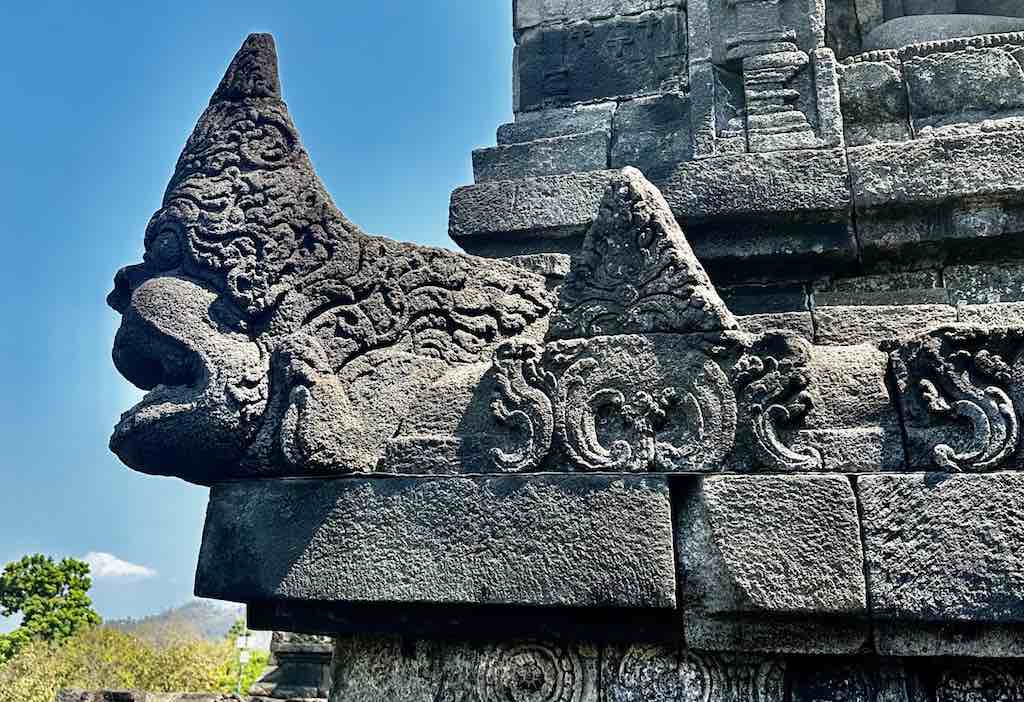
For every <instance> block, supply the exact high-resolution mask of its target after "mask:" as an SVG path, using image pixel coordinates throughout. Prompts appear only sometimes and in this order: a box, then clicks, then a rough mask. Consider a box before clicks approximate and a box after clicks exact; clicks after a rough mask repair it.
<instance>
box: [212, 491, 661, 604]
mask: <svg viewBox="0 0 1024 702" xmlns="http://www.w3.org/2000/svg"><path fill="white" fill-rule="evenodd" d="M196 594H197V595H198V596H200V597H211V598H214V599H227V600H234V601H243V602H258V601H274V600H304V601H314V602H321V603H327V602H340V601H346V602H367V603H369V602H382V601H383V602H399V603H400V602H406V603H431V602H433V603H450V604H503V605H531V606H537V607H543V606H549V607H554V606H561V607H633V608H653V609H659V610H666V609H667V610H671V609H672V608H674V607H675V596H676V582H675V563H674V559H673V552H672V524H671V507H670V504H669V492H668V485H667V483H666V481H665V480H663V479H658V478H643V477H632V476H622V477H594V476H588V477H586V478H580V477H575V476H564V477H561V476H559V477H554V476H542V477H529V478H518V477H509V478H502V477H495V478H441V479H401V478H391V479H387V478H385V479H372V478H350V479H339V480H272V481H253V482H238V483H231V484H223V485H218V486H215V487H214V488H213V489H212V490H211V495H210V505H209V508H208V511H207V518H206V528H205V530H204V534H203V546H202V551H201V553H200V558H199V567H198V571H197V574H196Z"/></svg>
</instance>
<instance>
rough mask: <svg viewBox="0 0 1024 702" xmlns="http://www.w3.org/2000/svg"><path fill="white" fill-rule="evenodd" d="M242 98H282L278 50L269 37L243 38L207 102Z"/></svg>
mask: <svg viewBox="0 0 1024 702" xmlns="http://www.w3.org/2000/svg"><path fill="white" fill-rule="evenodd" d="M245 98H277V99H280V98H281V81H280V80H279V79H278V76H277V48H276V47H275V46H274V37H272V36H271V35H269V34H250V35H249V36H248V37H247V38H246V40H245V41H244V42H243V43H242V48H240V49H239V50H238V53H236V54H235V58H234V59H232V60H231V65H230V66H228V70H227V72H225V73H224V78H222V79H221V81H220V85H219V86H217V91H216V92H215V93H214V94H213V98H212V99H211V100H210V102H211V103H214V102H218V101H220V100H242V99H245Z"/></svg>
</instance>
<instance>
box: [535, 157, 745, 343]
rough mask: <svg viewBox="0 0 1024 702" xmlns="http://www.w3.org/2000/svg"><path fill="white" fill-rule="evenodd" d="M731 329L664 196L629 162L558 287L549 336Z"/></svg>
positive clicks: (615, 179)
mask: <svg viewBox="0 0 1024 702" xmlns="http://www.w3.org/2000/svg"><path fill="white" fill-rule="evenodd" d="M735 328H736V320H735V319H734V318H733V316H732V314H731V313H730V312H729V310H728V308H726V306H725V303H724V302H722V300H721V298H720V297H719V296H718V293H717V292H715V288H714V286H713V285H712V284H711V280H710V279H709V278H708V276H707V273H705V272H704V268H703V267H702V266H701V265H700V262H699V261H698V260H697V257H696V256H694V254H693V250H692V249H691V248H690V244H689V243H688V242H687V241H686V237H685V236H684V235H683V231H682V229H681V228H680V227H679V224H678V222H676V219H675V216H674V215H673V214H672V211H671V210H670V209H669V206H668V203H667V202H665V198H663V197H662V195H661V193H660V192H658V189H657V188H655V187H654V186H653V185H652V184H651V183H649V182H648V181H647V179H646V178H644V176H643V174H642V173H641V172H640V171H638V170H636V169H635V168H626V169H624V170H623V171H621V172H620V173H618V174H616V175H615V176H614V177H613V178H612V180H611V183H609V185H608V188H607V190H605V194H604V199H603V200H602V202H601V209H600V211H599V212H598V215H597V219H596V220H594V224H593V225H592V226H591V228H590V231H589V232H588V233H587V237H586V240H585V241H584V244H583V251H582V253H581V255H580V257H579V259H577V260H576V261H574V263H573V266H572V268H571V270H570V271H569V275H568V277H567V278H566V280H565V284H564V285H563V286H562V290H561V293H560V296H559V304H558V310H557V311H556V313H555V315H554V317H553V319H552V320H551V326H550V329H549V331H548V337H549V338H551V339H572V338H586V337H594V336H602V335H612V334H646V333H659V332H660V333H673V334H687V333H693V332H716V331H723V330H726V329H735Z"/></svg>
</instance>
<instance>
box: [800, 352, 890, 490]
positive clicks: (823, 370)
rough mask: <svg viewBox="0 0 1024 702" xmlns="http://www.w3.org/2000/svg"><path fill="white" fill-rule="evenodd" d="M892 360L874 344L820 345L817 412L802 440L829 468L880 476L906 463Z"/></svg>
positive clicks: (814, 363)
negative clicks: (892, 391) (891, 383)
mask: <svg viewBox="0 0 1024 702" xmlns="http://www.w3.org/2000/svg"><path fill="white" fill-rule="evenodd" d="M888 367H889V358H888V356H887V355H886V354H885V353H882V352H881V351H879V350H878V349H877V348H875V347H873V346H871V345H869V344H861V345H859V346H815V347H814V348H813V352H812V356H811V363H810V373H811V376H812V378H813V382H812V383H811V385H810V388H809V390H808V391H809V392H810V393H811V397H812V399H813V402H814V404H813V409H811V411H810V412H809V413H808V414H807V418H806V419H805V428H804V429H803V430H801V432H800V436H801V438H802V440H803V442H804V443H805V444H809V445H811V446H814V447H816V448H817V449H818V450H819V451H820V452H821V453H822V458H823V459H824V467H825V469H826V470H835V471H842V472H849V473H853V472H857V473H862V472H877V471H884V470H899V469H902V468H904V467H905V465H906V456H905V451H904V446H903V432H902V429H901V427H900V420H899V416H898V414H897V411H896V406H895V405H894V403H893V401H892V399H891V398H890V396H889V390H888V387H887V386H886V372H887V370H888Z"/></svg>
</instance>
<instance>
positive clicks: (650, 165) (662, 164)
mask: <svg viewBox="0 0 1024 702" xmlns="http://www.w3.org/2000/svg"><path fill="white" fill-rule="evenodd" d="M690 132H691V130H690V100H689V98H688V96H686V95H684V94H682V93H667V94H665V95H656V96H652V97H644V98H636V99H635V100H627V101H625V102H623V103H621V104H620V105H619V107H618V109H617V110H616V111H615V121H614V133H613V138H612V144H611V166H612V167H613V168H622V167H623V166H634V167H636V168H639V169H640V170H641V171H643V173H644V175H645V176H646V177H647V178H650V179H651V180H661V179H662V178H664V177H666V176H667V175H668V174H669V173H670V172H671V171H672V169H673V168H674V167H675V166H676V164H678V163H680V162H682V161H689V160H690V159H692V158H693V137H692V134H691V133H690Z"/></svg>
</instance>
